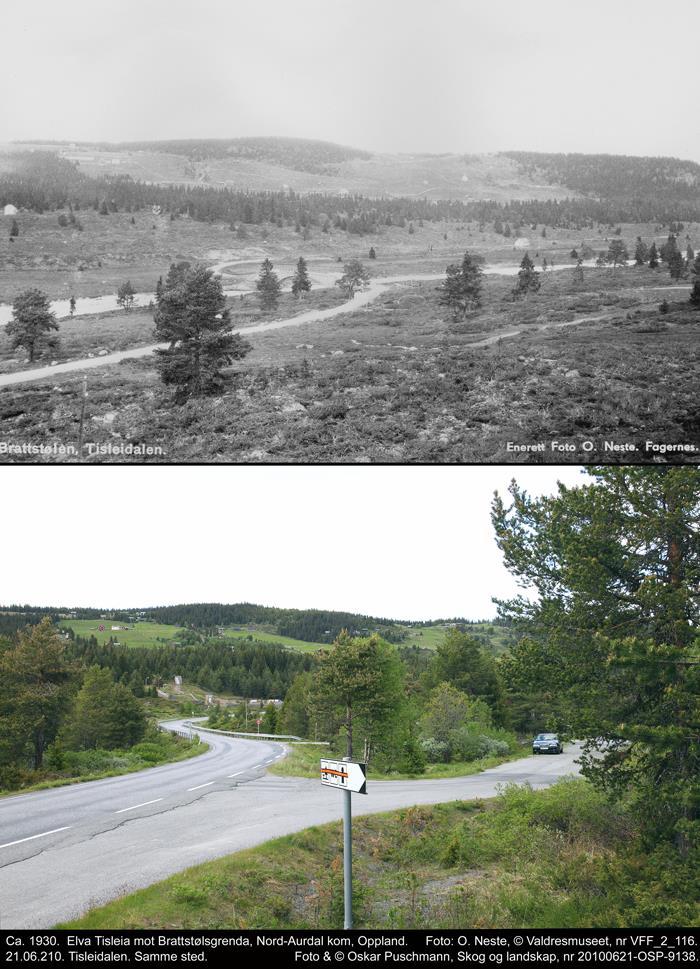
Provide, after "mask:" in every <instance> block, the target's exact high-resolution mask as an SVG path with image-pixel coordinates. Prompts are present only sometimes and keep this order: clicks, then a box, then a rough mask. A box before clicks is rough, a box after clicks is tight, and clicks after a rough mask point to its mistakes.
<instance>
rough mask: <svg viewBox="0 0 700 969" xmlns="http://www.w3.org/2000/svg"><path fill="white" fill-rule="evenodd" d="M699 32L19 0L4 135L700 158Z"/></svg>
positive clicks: (522, 9)
mask: <svg viewBox="0 0 700 969" xmlns="http://www.w3.org/2000/svg"><path fill="white" fill-rule="evenodd" d="M699 35H700V3H698V2H697V0H675V2H674V3H673V5H672V7H669V8H665V7H664V6H663V5H662V4H659V3H658V0H634V2H633V0H624V2H621V3H611V2H610V0H586V3H581V2H580V0H538V2H537V3H527V2H523V0H497V2H493V0H400V2H399V0H294V2H293V3H290V2H289V0H265V2H260V0H197V2H196V3H194V2H192V0H145V2H144V0H60V2H56V0H22V2H21V3H9V2H6V3H4V4H3V68H4V74H5V78H6V80H5V82H4V84H3V87H4V91H5V96H4V97H3V99H2V104H0V141H9V140H20V139H56V140H62V139H68V140H76V141H80V140H82V141H90V140H106V141H126V140H139V139H141V140H143V139H148V140H161V139H167V138H201V137H210V138H217V137H219V138H231V137H241V136H255V135H287V136H293V137H303V138H320V139H323V140H328V141H335V142H339V143H341V144H347V145H352V146H354V147H357V148H364V149H368V150H371V151H380V152H408V153H410V152H435V153H440V152H490V151H500V150H508V149H520V150H532V151H583V152H612V153H618V154H648V155H674V156H680V157H683V158H690V159H694V160H695V161H698V162H700V124H699V123H698V111H697V91H698V70H697V63H698V61H697V38H698V36H699ZM8 92H11V93H9V94H8Z"/></svg>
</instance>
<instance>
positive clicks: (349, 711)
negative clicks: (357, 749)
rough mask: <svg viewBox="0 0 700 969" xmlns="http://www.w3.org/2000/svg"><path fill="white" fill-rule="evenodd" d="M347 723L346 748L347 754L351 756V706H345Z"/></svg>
mask: <svg viewBox="0 0 700 969" xmlns="http://www.w3.org/2000/svg"><path fill="white" fill-rule="evenodd" d="M347 725H348V749H347V756H348V757H352V706H351V705H350V704H349V703H348V706H347Z"/></svg>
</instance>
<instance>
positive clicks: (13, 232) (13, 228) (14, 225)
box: [10, 219, 19, 239]
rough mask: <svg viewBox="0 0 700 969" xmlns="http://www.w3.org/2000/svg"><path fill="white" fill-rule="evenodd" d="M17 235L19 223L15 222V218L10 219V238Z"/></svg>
mask: <svg viewBox="0 0 700 969" xmlns="http://www.w3.org/2000/svg"><path fill="white" fill-rule="evenodd" d="M18 235H19V225H18V224H17V219H13V220H12V225H11V226H10V238H11V239H14V238H15V237H16V236H18Z"/></svg>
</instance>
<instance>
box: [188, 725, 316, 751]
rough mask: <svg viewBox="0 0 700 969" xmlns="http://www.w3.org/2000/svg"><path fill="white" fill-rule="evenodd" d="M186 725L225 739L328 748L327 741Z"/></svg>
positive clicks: (288, 734)
mask: <svg viewBox="0 0 700 969" xmlns="http://www.w3.org/2000/svg"><path fill="white" fill-rule="evenodd" d="M187 725H188V726H189V727H191V728H192V729H193V730H204V731H206V732H207V733H220V734H223V735H224V736H226V737H243V738H244V739H246V740H284V741H285V742H287V743H290V744H295V745H300V744H309V745H313V746H317V747H328V746H329V742H328V741H327V740H304V738H303V737H297V736H296V735H295V734H291V733H285V734H282V733H246V732H245V731H244V730H219V729H218V728H217V727H202V726H200V725H199V724H196V723H191V722H190V721H187Z"/></svg>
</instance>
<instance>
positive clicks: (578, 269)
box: [574, 259, 583, 286]
mask: <svg viewBox="0 0 700 969" xmlns="http://www.w3.org/2000/svg"><path fill="white" fill-rule="evenodd" d="M574 282H575V283H576V285H577V286H578V285H581V283H583V259H579V261H578V262H577V263H576V266H575V267H574Z"/></svg>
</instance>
